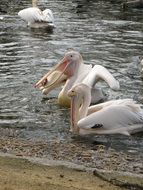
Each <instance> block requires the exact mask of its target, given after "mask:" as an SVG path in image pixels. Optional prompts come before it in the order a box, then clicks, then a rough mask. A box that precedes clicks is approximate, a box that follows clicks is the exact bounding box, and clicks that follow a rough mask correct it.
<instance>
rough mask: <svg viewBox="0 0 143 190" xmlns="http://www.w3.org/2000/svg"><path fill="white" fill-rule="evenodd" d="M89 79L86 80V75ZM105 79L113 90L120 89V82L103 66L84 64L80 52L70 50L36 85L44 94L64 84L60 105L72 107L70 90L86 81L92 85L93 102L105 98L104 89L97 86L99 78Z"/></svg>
mask: <svg viewBox="0 0 143 190" xmlns="http://www.w3.org/2000/svg"><path fill="white" fill-rule="evenodd" d="M87 75H88V76H90V77H88V80H86V76H87ZM100 79H101V80H104V81H105V82H106V83H107V84H108V85H109V86H110V88H112V89H113V90H118V89H119V82H118V81H117V80H116V79H115V78H114V77H113V75H112V74H111V73H110V72H109V71H108V70H107V69H106V68H105V67H103V66H101V65H95V66H94V67H92V65H87V64H84V62H83V58H82V56H81V54H80V53H79V52H76V51H69V52H67V53H66V54H65V56H64V58H63V59H62V60H61V61H60V62H59V63H58V64H57V65H56V66H54V67H53V68H52V69H51V70H50V71H49V72H48V73H47V74H46V75H44V77H42V78H41V79H40V80H39V81H38V82H37V83H36V85H35V87H38V88H40V89H41V90H42V92H43V94H48V93H49V92H50V91H51V90H53V89H54V88H56V87H59V86H61V85H63V83H65V84H64V86H63V88H62V90H61V92H60V93H59V95H58V102H59V104H60V105H63V106H67V107H70V98H69V97H68V95H67V93H68V91H69V90H70V89H71V88H72V87H73V86H74V85H76V84H78V83H81V82H82V81H84V83H86V84H87V85H88V86H90V87H91V93H92V103H97V102H99V101H100V100H103V99H104V95H103V93H102V90H101V89H100V88H98V87H97V86H96V83H97V82H98V81H99V80H100Z"/></svg>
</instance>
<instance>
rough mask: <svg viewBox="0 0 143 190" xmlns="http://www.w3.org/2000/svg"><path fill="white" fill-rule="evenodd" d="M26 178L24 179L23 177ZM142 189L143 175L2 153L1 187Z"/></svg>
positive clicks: (57, 189) (56, 189) (18, 188)
mask: <svg viewBox="0 0 143 190" xmlns="http://www.w3.org/2000/svg"><path fill="white" fill-rule="evenodd" d="M21 179H22V180H21ZM47 187H48V190H51V189H54V190H60V189H62V190H67V189H68V190H76V189H78V190H88V189H89V190H95V188H96V190H101V189H102V190H104V189H105V190H108V189H110V190H120V189H130V187H134V189H138V190H139V189H142V188H143V175H137V174H135V175H134V174H131V173H125V172H124V173H119V172H112V171H103V170H96V169H95V168H87V167H84V166H82V165H77V164H73V163H70V162H63V161H56V160H48V159H47V158H44V159H43V158H42V159H41V158H34V157H22V156H15V155H12V154H5V153H0V190H5V189H7V190H22V189H28V190H33V189H34V190H37V189H41V190H44V189H47Z"/></svg>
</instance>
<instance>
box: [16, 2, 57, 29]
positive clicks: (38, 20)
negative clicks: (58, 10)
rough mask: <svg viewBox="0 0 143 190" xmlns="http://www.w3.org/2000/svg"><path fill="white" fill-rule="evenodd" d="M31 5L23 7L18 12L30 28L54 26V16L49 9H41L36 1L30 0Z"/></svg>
mask: <svg viewBox="0 0 143 190" xmlns="http://www.w3.org/2000/svg"><path fill="white" fill-rule="evenodd" d="M32 4H33V7H29V8H25V9H23V10H21V11H19V12H18V15H19V16H20V17H21V18H22V19H23V20H24V21H26V22H27V23H28V26H30V27H31V28H47V29H50V28H51V29H52V28H54V27H55V24H54V16H53V13H52V11H51V10H50V9H45V10H44V11H41V10H40V9H39V8H38V7H37V5H36V4H37V1H34V0H33V1H32Z"/></svg>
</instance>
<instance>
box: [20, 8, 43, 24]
mask: <svg viewBox="0 0 143 190" xmlns="http://www.w3.org/2000/svg"><path fill="white" fill-rule="evenodd" d="M18 15H19V16H20V17H21V18H22V19H23V20H25V21H26V22H28V23H34V22H41V21H43V12H42V11H41V10H40V9H39V8H37V7H30V8H26V9H23V10H21V11H19V12H18Z"/></svg>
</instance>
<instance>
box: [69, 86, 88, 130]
mask: <svg viewBox="0 0 143 190" xmlns="http://www.w3.org/2000/svg"><path fill="white" fill-rule="evenodd" d="M68 96H69V97H70V98H71V131H72V132H74V133H79V128H78V126H77V124H78V121H79V120H80V119H82V118H83V117H85V116H86V115H87V111H88V106H89V105H90V103H91V88H90V87H89V86H87V85H86V84H82V83H81V84H78V85H76V86H73V87H72V88H71V89H70V90H69V91H68Z"/></svg>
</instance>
